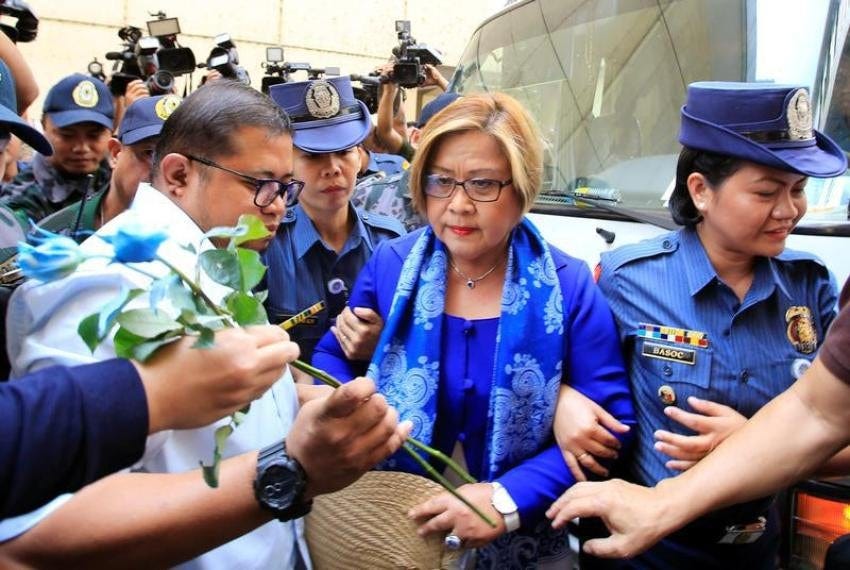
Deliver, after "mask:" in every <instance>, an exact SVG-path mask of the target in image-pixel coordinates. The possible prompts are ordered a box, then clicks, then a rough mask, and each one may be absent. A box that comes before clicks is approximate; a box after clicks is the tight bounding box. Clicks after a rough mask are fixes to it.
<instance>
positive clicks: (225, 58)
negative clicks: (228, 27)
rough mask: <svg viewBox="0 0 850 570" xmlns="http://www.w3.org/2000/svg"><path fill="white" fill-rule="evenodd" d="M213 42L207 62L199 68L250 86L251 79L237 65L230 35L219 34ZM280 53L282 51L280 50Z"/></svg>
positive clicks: (235, 52)
mask: <svg viewBox="0 0 850 570" xmlns="http://www.w3.org/2000/svg"><path fill="white" fill-rule="evenodd" d="M213 41H214V42H215V47H214V48H212V51H210V55H209V57H207V62H206V63H205V64H202V65H201V66H199V67H206V68H207V69H214V70H216V71H218V72H219V73H220V74H221V76H222V77H226V78H227V79H233V80H235V81H240V82H242V83H244V84H245V85H250V84H251V78H250V77H249V76H248V72H247V71H246V70H245V68H244V67H242V66H241V65H239V53H238V52H237V51H236V44H234V43H233V40H232V39H231V38H230V34H219V35H217V36H216V37H215V39H214V40H213ZM281 51H283V50H282V49H281Z"/></svg>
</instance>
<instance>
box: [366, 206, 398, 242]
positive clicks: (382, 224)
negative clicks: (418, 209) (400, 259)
mask: <svg viewBox="0 0 850 570" xmlns="http://www.w3.org/2000/svg"><path fill="white" fill-rule="evenodd" d="M357 215H358V216H360V219H361V220H363V223H364V224H365V225H366V226H368V227H370V228H376V229H379V230H386V231H388V232H392V233H394V234H395V235H396V236H400V235H404V234H405V233H407V232H406V231H405V229H404V226H403V225H402V223H401V222H400V221H398V220H397V219H395V218H392V217H390V216H385V215H384V214H376V213H374V212H366V211H364V210H362V209H360V208H357Z"/></svg>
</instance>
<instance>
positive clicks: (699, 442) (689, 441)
mask: <svg viewBox="0 0 850 570" xmlns="http://www.w3.org/2000/svg"><path fill="white" fill-rule="evenodd" d="M655 439H656V440H657V441H659V442H661V443H663V444H666V445H668V446H670V447H675V448H677V449H679V450H681V451H682V452H684V453H706V452H707V451H708V449H709V446H708V441H709V440H708V438H707V437H706V436H704V435H681V434H678V433H672V432H669V431H666V430H663V429H659V430H655ZM656 449H657V448H656Z"/></svg>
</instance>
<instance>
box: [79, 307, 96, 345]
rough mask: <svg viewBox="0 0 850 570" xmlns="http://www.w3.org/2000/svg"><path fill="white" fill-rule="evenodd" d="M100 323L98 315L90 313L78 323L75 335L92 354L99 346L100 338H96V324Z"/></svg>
mask: <svg viewBox="0 0 850 570" xmlns="http://www.w3.org/2000/svg"><path fill="white" fill-rule="evenodd" d="M98 321H100V313H92V314H91V315H89V316H87V317H86V318H84V319H83V320H81V321H80V325H79V326H78V327H77V334H78V335H80V338H81V339H83V342H84V343H86V346H87V347H89V350H91V351H92V354H94V349H96V348H97V345H99V344H100V337H98V336H97V323H98Z"/></svg>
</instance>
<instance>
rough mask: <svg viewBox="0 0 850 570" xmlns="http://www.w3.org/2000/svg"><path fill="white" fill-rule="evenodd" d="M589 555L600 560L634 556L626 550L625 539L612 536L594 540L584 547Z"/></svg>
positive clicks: (586, 543)
mask: <svg viewBox="0 0 850 570" xmlns="http://www.w3.org/2000/svg"><path fill="white" fill-rule="evenodd" d="M582 550H584V551H585V552H586V553H587V554H590V555H591V556H598V557H600V558H631V557H632V556H634V554H632V553H630V552H629V550H628V549H627V548H626V545H625V540H624V537H622V536H620V535H616V534H615V535H611V536H609V537H608V538H594V539H592V540H588V541H587V542H585V543H584V546H583V547H582Z"/></svg>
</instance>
